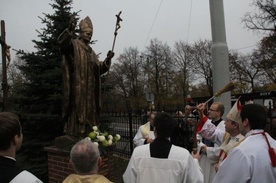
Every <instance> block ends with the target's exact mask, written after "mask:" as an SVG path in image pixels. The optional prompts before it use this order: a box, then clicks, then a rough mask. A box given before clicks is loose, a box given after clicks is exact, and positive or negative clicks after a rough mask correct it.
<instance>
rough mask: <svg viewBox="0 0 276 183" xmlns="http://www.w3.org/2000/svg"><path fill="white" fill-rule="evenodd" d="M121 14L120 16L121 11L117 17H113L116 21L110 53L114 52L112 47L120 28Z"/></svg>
mask: <svg viewBox="0 0 276 183" xmlns="http://www.w3.org/2000/svg"><path fill="white" fill-rule="evenodd" d="M121 14H122V11H120V12H119V13H118V15H115V16H116V17H117V21H116V25H115V31H114V39H113V44H112V49H111V51H112V52H113V50H114V46H115V41H116V37H117V34H118V30H119V29H120V28H121V25H120V22H121V21H123V19H121V17H120V15H121Z"/></svg>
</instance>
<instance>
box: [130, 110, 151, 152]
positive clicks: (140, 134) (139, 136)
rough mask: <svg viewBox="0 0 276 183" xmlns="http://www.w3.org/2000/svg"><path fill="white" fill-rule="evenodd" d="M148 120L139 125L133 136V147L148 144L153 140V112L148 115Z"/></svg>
mask: <svg viewBox="0 0 276 183" xmlns="http://www.w3.org/2000/svg"><path fill="white" fill-rule="evenodd" d="M149 118H150V119H149V121H148V122H147V123H146V124H144V125H141V126H140V127H139V129H138V131H137V133H136V135H135V136H134V138H133V144H134V147H137V146H140V145H144V144H149V143H151V142H153V140H154V138H155V136H154V133H153V120H154V118H155V113H151V114H150V116H149Z"/></svg>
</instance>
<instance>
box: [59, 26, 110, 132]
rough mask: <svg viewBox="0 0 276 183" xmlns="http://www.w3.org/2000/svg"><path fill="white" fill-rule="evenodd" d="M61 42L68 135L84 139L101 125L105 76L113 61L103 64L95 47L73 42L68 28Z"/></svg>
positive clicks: (64, 109)
mask: <svg viewBox="0 0 276 183" xmlns="http://www.w3.org/2000/svg"><path fill="white" fill-rule="evenodd" d="M58 42H59V44H60V47H61V52H62V75H63V91H62V92H63V104H62V106H63V107H62V119H63V122H64V124H65V126H64V132H65V133H66V134H67V135H71V136H84V135H86V134H87V133H88V132H89V131H91V130H92V125H96V124H98V123H99V115H100V109H101V75H102V74H104V73H105V72H107V71H108V69H109V67H110V64H111V59H105V60H104V61H103V62H100V61H99V60H98V57H97V55H96V54H95V52H94V51H93V50H92V48H91V47H90V46H89V45H87V44H85V43H84V42H82V41H81V40H80V39H78V38H77V39H73V38H72V35H71V34H70V32H69V31H68V29H66V30H64V31H63V32H62V33H61V35H60V36H59V38H58Z"/></svg>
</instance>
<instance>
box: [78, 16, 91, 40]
mask: <svg viewBox="0 0 276 183" xmlns="http://www.w3.org/2000/svg"><path fill="white" fill-rule="evenodd" d="M79 27H80V38H81V39H83V40H84V42H86V43H89V42H90V40H91V38H92V34H93V25H92V21H91V20H90V18H89V17H88V16H87V17H86V18H85V19H82V20H81V21H80V24H79Z"/></svg>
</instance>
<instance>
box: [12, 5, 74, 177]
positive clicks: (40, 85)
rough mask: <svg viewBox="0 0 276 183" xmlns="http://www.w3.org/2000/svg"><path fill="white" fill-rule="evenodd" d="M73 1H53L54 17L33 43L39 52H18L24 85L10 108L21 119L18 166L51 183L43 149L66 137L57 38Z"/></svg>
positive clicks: (15, 89) (17, 89)
mask: <svg viewBox="0 0 276 183" xmlns="http://www.w3.org/2000/svg"><path fill="white" fill-rule="evenodd" d="M71 5H72V0H54V3H53V4H50V6H52V8H53V10H54V13H53V14H52V15H50V14H46V13H44V14H43V15H44V16H45V17H44V18H41V17H39V18H40V19H41V21H42V24H44V25H46V27H45V28H42V29H41V32H40V31H37V32H39V35H38V38H39V39H40V40H38V41H37V40H32V41H33V43H34V44H35V48H36V50H37V51H36V52H32V53H29V52H25V51H19V52H18V55H19V57H20V58H21V59H22V60H23V61H24V64H23V65H20V66H18V68H19V69H20V71H21V72H22V74H23V76H24V80H23V81H24V82H23V83H21V84H17V85H15V86H17V87H13V90H12V91H11V93H12V94H11V99H10V103H11V104H13V105H12V106H11V107H10V109H11V110H12V111H14V112H15V113H17V114H18V115H19V116H20V119H21V123H22V128H23V134H24V141H23V145H22V147H21V150H20V152H19V155H18V158H19V163H21V162H22V163H21V165H22V166H24V168H25V169H27V170H29V171H31V172H32V173H34V174H35V175H36V176H38V177H39V178H40V179H41V180H42V181H43V182H48V172H47V154H46V152H45V151H44V147H47V146H50V145H53V141H54V139H55V137H57V136H60V135H62V134H63V124H62V121H61V108H62V106H61V105H62V92H61V85H62V72H61V54H60V51H59V45H58V43H57V38H58V36H59V35H60V33H61V32H62V31H63V30H64V29H65V28H66V27H67V26H68V25H69V21H70V18H71V17H72V16H77V12H73V13H72V12H71V8H72V7H71Z"/></svg>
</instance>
